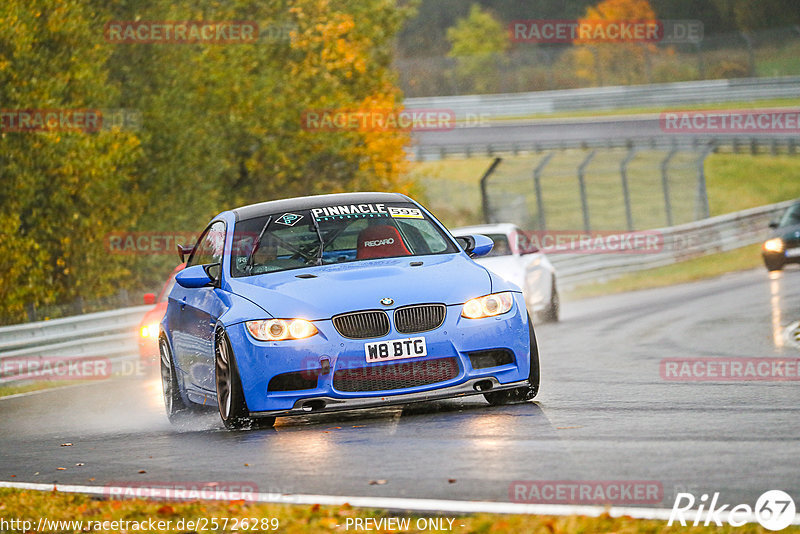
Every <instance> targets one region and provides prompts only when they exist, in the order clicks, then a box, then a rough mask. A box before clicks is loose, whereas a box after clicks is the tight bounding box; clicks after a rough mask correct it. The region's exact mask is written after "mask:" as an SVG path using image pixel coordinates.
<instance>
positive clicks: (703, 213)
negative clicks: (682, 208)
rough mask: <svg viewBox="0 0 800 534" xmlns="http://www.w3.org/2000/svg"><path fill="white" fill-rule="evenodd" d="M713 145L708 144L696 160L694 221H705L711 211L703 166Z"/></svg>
mask: <svg viewBox="0 0 800 534" xmlns="http://www.w3.org/2000/svg"><path fill="white" fill-rule="evenodd" d="M714 149H715V147H714V143H713V142H710V143H708V145H706V148H705V149H704V150H703V152H702V153H701V154H700V157H699V158H697V204H696V206H695V214H694V218H695V220H700V219H707V218H708V217H710V216H711V210H710V208H709V207H708V191H707V190H706V173H705V169H704V168H703V165H704V164H705V162H706V158H707V157H708V155H709V154H711V153H712V152H713V151H714Z"/></svg>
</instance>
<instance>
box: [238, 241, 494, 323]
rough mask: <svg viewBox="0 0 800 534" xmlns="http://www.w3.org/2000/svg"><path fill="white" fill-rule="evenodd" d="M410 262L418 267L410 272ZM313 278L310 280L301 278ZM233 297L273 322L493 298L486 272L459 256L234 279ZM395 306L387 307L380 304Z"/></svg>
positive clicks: (373, 262) (391, 260)
mask: <svg viewBox="0 0 800 534" xmlns="http://www.w3.org/2000/svg"><path fill="white" fill-rule="evenodd" d="M412 262H422V265H420V266H415V267H412V266H411V265H410V264H411V263H412ZM309 275H314V277H313V278H310V277H309V278H299V277H300V276H309ZM229 284H230V289H231V291H232V292H233V293H236V294H238V295H241V296H243V297H245V298H247V299H249V300H251V301H253V302H255V303H256V304H258V305H259V306H261V307H262V308H264V310H266V311H267V312H268V313H269V314H270V315H271V316H272V317H275V318H283V319H288V318H293V317H302V318H307V319H311V320H320V319H329V318H330V317H332V316H334V315H337V314H340V313H345V312H348V311H355V310H367V309H381V308H382V309H387V310H388V309H394V308H397V307H399V306H405V305H408V304H418V303H424V302H443V303H445V304H462V303H464V302H466V301H467V300H469V299H471V298H473V297H477V296H481V295H485V294H487V293H491V291H492V287H491V285H492V283H491V278H490V276H489V273H488V272H487V271H486V269H484V268H483V267H481V266H479V265H477V264H476V263H475V262H473V261H472V260H470V259H468V258H465V257H464V256H462V255H461V254H446V255H445V254H442V255H434V256H418V257H413V258H386V259H376V260H364V261H358V262H351V263H340V264H334V265H323V266H318V267H308V268H305V269H293V270H290V271H283V272H277V273H269V274H262V275H256V276H248V277H244V278H233V279H231V280H230V281H229ZM384 298H390V299H392V300H393V301H394V303H393V304H391V305H389V306H384V305H382V304H381V302H380V301H381V299H384Z"/></svg>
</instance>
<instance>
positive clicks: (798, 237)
mask: <svg viewBox="0 0 800 534" xmlns="http://www.w3.org/2000/svg"><path fill="white" fill-rule="evenodd" d="M769 226H770V228H773V229H774V230H775V231H774V232H773V234H772V237H770V238H769V239H767V240H766V241H765V242H764V246H763V247H762V248H761V255H762V256H763V257H764V265H766V266H767V270H770V271H780V270H781V269H783V266H784V265H786V264H787V263H800V201H798V202H795V203H794V204H792V205H791V206H789V209H787V210H786V212H785V213H784V214H783V217H781V219H780V221H778V222H772V223H770V225H769Z"/></svg>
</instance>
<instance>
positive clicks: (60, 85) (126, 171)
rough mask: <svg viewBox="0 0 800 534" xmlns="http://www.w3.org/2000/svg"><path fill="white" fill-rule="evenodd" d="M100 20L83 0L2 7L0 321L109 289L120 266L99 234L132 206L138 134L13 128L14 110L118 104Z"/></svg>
mask: <svg viewBox="0 0 800 534" xmlns="http://www.w3.org/2000/svg"><path fill="white" fill-rule="evenodd" d="M102 23H103V16H102V15H101V14H98V13H97V12H95V11H94V10H91V9H88V6H87V5H86V3H85V2H84V1H82V0H63V1H61V2H57V3H56V2H50V1H47V0H6V1H5V2H3V3H2V4H0V101H2V103H3V106H2V107H3V110H4V111H5V112H6V113H7V115H6V116H5V117H4V121H3V128H2V132H0V143H1V144H2V149H0V271H2V273H3V275H2V279H3V282H2V284H0V321H2V322H11V321H19V320H24V319H25V318H26V308H27V307H28V306H31V305H44V304H53V303H60V302H69V301H72V300H74V299H75V298H76V297H78V296H82V295H104V294H109V293H112V292H114V291H116V289H117V284H118V283H119V281H120V280H121V279H124V277H125V276H126V274H127V271H126V268H125V266H124V261H123V260H121V259H119V258H109V257H108V254H107V253H106V250H105V240H104V238H105V236H106V234H107V233H108V232H109V231H111V230H112V229H115V228H117V227H119V226H120V225H123V224H128V223H129V221H131V220H135V219H136V217H137V215H138V213H139V211H140V207H141V202H142V201H141V199H140V198H139V197H138V191H137V180H136V177H135V172H134V165H135V163H136V161H137V158H138V156H139V141H138V139H137V137H136V135H135V133H133V132H130V131H106V130H101V131H92V129H78V131H71V129H68V128H63V129H62V127H61V125H60V124H59V125H57V126H56V127H54V128H38V129H37V130H38V131H33V130H25V131H13V130H14V128H13V124H12V123H11V120H12V119H11V118H10V117H11V116H13V114H14V113H15V112H21V111H22V110H37V109H38V110H42V109H50V110H64V111H65V112H68V111H69V110H80V109H90V110H99V109H102V108H111V107H114V105H115V104H116V102H115V98H116V93H115V91H114V88H113V87H110V86H109V85H108V83H107V80H106V71H105V68H104V65H105V61H106V60H107V58H108V56H109V52H110V51H109V50H108V49H107V48H105V47H103V46H102V35H101V33H100V32H98V31H97V28H99V27H102ZM42 130H43V131H42ZM64 130H67V131H64Z"/></svg>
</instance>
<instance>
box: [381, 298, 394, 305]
mask: <svg viewBox="0 0 800 534" xmlns="http://www.w3.org/2000/svg"><path fill="white" fill-rule="evenodd" d="M381 304H383V305H384V306H391V305H392V304H394V300H392V299H390V298H389V297H386V298H382V299H381Z"/></svg>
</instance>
